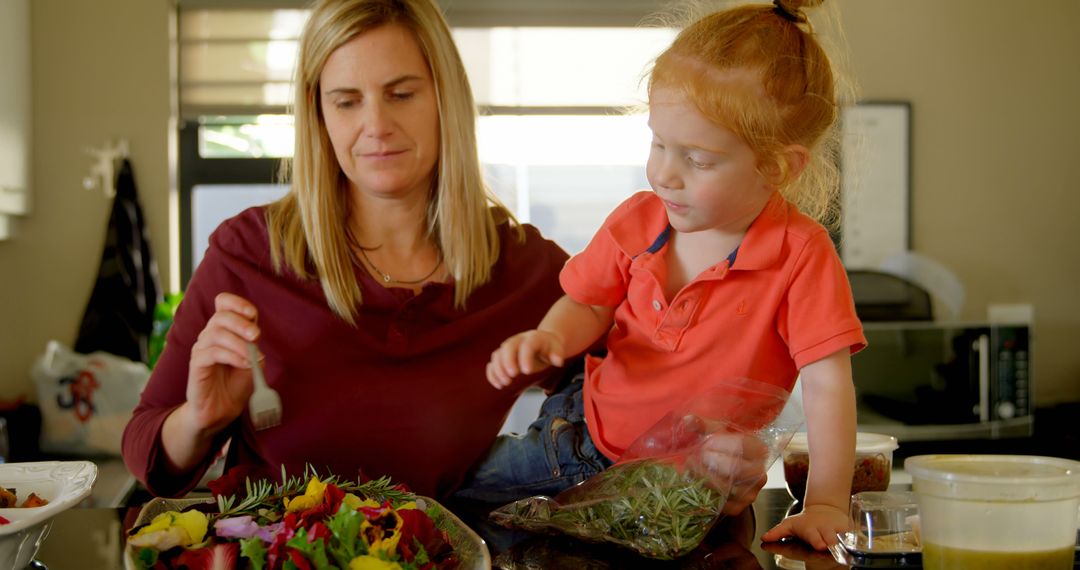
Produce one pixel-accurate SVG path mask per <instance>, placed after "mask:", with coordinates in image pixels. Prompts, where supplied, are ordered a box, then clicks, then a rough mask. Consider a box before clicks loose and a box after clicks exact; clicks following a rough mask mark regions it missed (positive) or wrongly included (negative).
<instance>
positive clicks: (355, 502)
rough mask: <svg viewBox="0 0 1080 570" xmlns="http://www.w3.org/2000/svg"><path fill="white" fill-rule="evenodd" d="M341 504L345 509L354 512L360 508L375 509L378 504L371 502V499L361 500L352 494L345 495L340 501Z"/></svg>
mask: <svg viewBox="0 0 1080 570" xmlns="http://www.w3.org/2000/svg"><path fill="white" fill-rule="evenodd" d="M341 502H342V503H344V504H345V506H346V507H349V508H350V509H352V510H354V511H355V510H357V509H359V508H360V507H371V508H377V507H378V506H379V503H378V502H376V501H373V500H371V499H361V498H360V497H357V496H356V495H354V494H352V493H347V494H346V495H345V498H344V499H342V500H341Z"/></svg>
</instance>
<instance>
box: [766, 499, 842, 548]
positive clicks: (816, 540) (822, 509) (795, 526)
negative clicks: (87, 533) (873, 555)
mask: <svg viewBox="0 0 1080 570" xmlns="http://www.w3.org/2000/svg"><path fill="white" fill-rule="evenodd" d="M850 528H851V519H850V518H849V517H848V514H847V513H846V512H844V511H843V510H840V509H838V508H836V507H834V506H832V505H807V506H806V507H805V508H804V509H803V511H802V512H801V513H799V514H797V515H792V516H790V517H788V518H786V519H784V520H782V521H780V524H778V525H776V526H774V527H773V528H771V529H769V531H768V532H766V533H765V534H763V535H761V540H763V541H765V542H771V541H775V540H780V539H781V538H784V537H787V536H797V537H799V538H801V539H803V541H804V542H806V543H807V544H809V545H810V546H812V547H814V549H815V550H826V549H827V548H829V546H832V545H833V544H836V543H837V542H840V539H839V538H838V537H837V536H836V535H837V533H843V532H846V531H847V530H848V529H850Z"/></svg>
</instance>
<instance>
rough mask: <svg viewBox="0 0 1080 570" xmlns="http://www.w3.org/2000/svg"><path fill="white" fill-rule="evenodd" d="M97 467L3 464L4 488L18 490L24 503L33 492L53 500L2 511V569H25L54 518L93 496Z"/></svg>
mask: <svg viewBox="0 0 1080 570" xmlns="http://www.w3.org/2000/svg"><path fill="white" fill-rule="evenodd" d="M96 478H97V465H95V464H93V463H92V462H90V461H36V462H30V463H0V486H3V487H6V488H8V489H15V495H16V496H17V497H18V499H19V502H20V503H22V501H23V500H25V499H26V497H28V496H30V493H37V495H38V496H39V497H41V498H42V499H45V500H47V501H49V504H47V505H44V506H41V507H33V508H10V509H0V516H2V517H4V518H5V519H7V520H9V521H11V522H9V523H8V524H0V568H11V569H13V570H22V569H23V568H26V566H27V565H29V564H30V561H31V560H33V559H34V556H35V555H36V554H37V551H38V547H39V546H41V542H42V541H43V540H45V537H46V536H48V535H49V529H50V528H51V527H52V518H53V517H54V516H56V515H57V513H61V512H63V511H65V510H67V509H69V508H71V507H72V506H74V505H77V504H78V503H79V502H80V501H82V500H83V499H85V498H86V497H88V496H89V495H90V489H91V487H93V485H94V479H96Z"/></svg>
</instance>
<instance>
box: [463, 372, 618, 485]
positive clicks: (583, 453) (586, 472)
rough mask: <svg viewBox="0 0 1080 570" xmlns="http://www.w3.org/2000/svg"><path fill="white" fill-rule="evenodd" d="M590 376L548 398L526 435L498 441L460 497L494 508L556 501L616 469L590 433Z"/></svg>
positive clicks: (578, 378)
mask: <svg viewBox="0 0 1080 570" xmlns="http://www.w3.org/2000/svg"><path fill="white" fill-rule="evenodd" d="M584 376H585V375H584V373H579V374H577V375H575V376H574V377H573V379H572V380H571V381H570V382H568V383H566V384H565V385H564V386H562V387H560V389H559V390H558V391H557V392H555V393H554V394H552V395H551V396H548V398H547V399H546V400H544V403H543V405H541V406H540V417H538V418H537V419H536V421H534V422H533V423H532V424H530V425H529V429H528V430H526V432H525V433H523V434H510V435H500V436H499V437H498V438H496V439H495V443H494V444H492V446H491V449H489V450H488V454H487V455H486V456H485V457H484V458H483V459H481V460H480V462H479V463H477V464H476V465H475V466H473V470H472V473H471V475H470V476H469V477H468V478H466V480H465V482H464V484H462V486H461V488H459V489H458V491H457V492H456V493H455V494H454V497H455V498H461V499H470V500H478V501H484V502H488V503H508V502H511V501H516V500H518V499H523V498H526V497H531V496H534V495H547V496H549V497H553V496H555V495H557V494H559V492H560V491H562V490H564V489H567V488H569V487H572V486H574V485H576V484H578V483H580V482H582V481H584V480H586V479H588V478H589V477H592V476H593V475H596V474H597V473H600V472H601V471H603V470H605V469H607V468H608V467H610V466H611V465H612V461H611V460H610V459H608V458H607V457H606V456H605V455H604V454H603V453H600V451H599V450H597V449H596V446H595V445H593V441H592V438H591V437H589V430H588V429H587V428H586V427H585V405H584V404H583V403H582V400H581V389H582V385H583V384H584Z"/></svg>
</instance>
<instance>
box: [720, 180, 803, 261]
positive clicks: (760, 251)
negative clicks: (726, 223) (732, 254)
mask: <svg viewBox="0 0 1080 570" xmlns="http://www.w3.org/2000/svg"><path fill="white" fill-rule="evenodd" d="M789 207H790V206H789V204H788V203H787V200H785V199H784V198H783V196H781V195H780V193H779V192H773V194H772V196H770V197H769V201H768V202H767V203H766V204H765V208H764V209H762V210H761V213H760V214H758V217H757V218H754V221H753V223H751V224H750V228H749V229H748V230H746V237H744V238H743V240H742V244H740V245H739V257H738V262H737V263H736V264H735V265H733V266H732V269H735V270H747V269H750V270H753V269H765V268H766V267H771V266H772V265H773V264H775V263H776V261H777V260H778V259H779V258H780V250H781V248H782V247H783V246H784V235H785V234H786V233H787V225H788V215H789Z"/></svg>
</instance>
